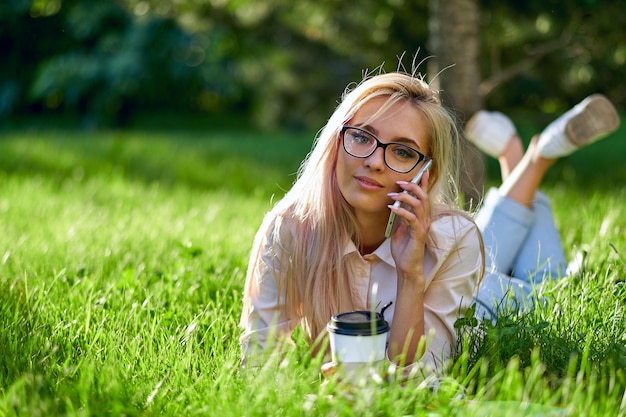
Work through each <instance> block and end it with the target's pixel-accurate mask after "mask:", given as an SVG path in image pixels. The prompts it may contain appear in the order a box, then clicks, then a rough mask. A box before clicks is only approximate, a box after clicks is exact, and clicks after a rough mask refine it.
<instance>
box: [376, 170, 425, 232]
mask: <svg viewBox="0 0 626 417" xmlns="http://www.w3.org/2000/svg"><path fill="white" fill-rule="evenodd" d="M432 163H433V160H432V159H429V160H428V161H426V162H425V163H424V166H422V167H421V168H420V170H419V171H418V172H417V175H415V177H413V179H412V180H411V182H412V183H414V184H419V182H420V181H421V180H422V176H423V175H424V172H426V171H428V169H429V168H430V166H431V165H432ZM404 192H405V193H406V192H407V191H406V190H405V191H404ZM400 204H401V203H400V201H396V202H395V203H393V206H394V207H400ZM395 220H396V213H394V212H393V211H392V212H391V214H390V215H389V220H388V221H387V229H385V237H389V236H391V232H393V231H394V229H395Z"/></svg>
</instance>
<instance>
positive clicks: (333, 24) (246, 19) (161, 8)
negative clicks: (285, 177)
mask: <svg viewBox="0 0 626 417" xmlns="http://www.w3.org/2000/svg"><path fill="white" fill-rule="evenodd" d="M479 3H480V8H481V25H482V26H481V51H482V59H481V66H482V72H483V77H484V83H483V85H482V86H481V91H482V92H483V94H484V95H485V104H486V106H487V107H498V108H501V109H513V108H517V109H522V108H526V109H533V110H540V111H541V112H544V113H545V114H546V120H550V119H551V118H552V117H553V115H554V113H556V112H559V111H562V110H564V109H566V108H567V107H569V106H570V105H572V104H574V103H575V102H577V101H578V100H580V98H582V96H584V95H586V94H589V93H591V92H604V93H605V94H607V95H609V96H610V97H611V98H612V99H613V100H614V101H615V102H617V103H618V105H619V103H620V102H621V101H623V100H624V99H626V80H625V79H624V78H623V77H622V68H623V65H624V63H626V44H625V43H624V40H623V29H622V28H623V27H624V25H623V23H625V22H624V20H625V19H626V18H624V16H626V13H625V12H626V4H624V3H623V2H621V1H618V0H566V1H559V2H557V1H555V0H548V1H546V0H530V1H527V2H513V3H511V2H497V1H495V0H480V1H479ZM428 13H429V10H428V0H417V1H412V2H409V1H406V0H372V1H368V2H360V3H358V4H355V3H352V2H345V1H339V0H315V1H313V0H298V1H292V0H203V1H197V0H178V1H172V0H116V1H114V0H111V1H101V0H4V1H3V2H2V4H0V62H2V65H1V66H0V120H2V119H3V118H4V120H5V121H6V120H8V119H9V117H11V116H20V115H22V116H23V115H27V116H31V115H33V114H42V113H46V114H47V113H66V114H67V113H75V114H79V115H80V116H81V118H82V120H83V121H84V124H85V125H87V126H99V125H113V126H123V125H127V124H128V123H129V122H130V121H131V120H132V119H133V118H134V117H136V115H137V114H139V113H144V114H145V113H146V112H148V113H153V112H164V111H165V112H185V113H198V114H207V113H209V114H212V115H213V116H215V115H218V116H219V115H225V114H227V113H228V114H237V115H239V116H240V117H241V118H242V119H249V120H253V121H254V122H255V123H256V124H257V125H259V126H264V127H272V126H276V125H278V124H280V125H281V126H282V127H303V126H307V127H312V126H320V125H321V124H322V123H323V122H324V121H325V117H327V115H328V114H329V113H330V112H331V111H332V108H333V107H334V106H335V105H336V103H337V101H338V100H339V95H340V93H341V92H342V91H343V89H344V87H345V86H346V85H347V84H348V83H349V82H353V81H358V80H359V79H360V78H361V76H362V72H363V71H364V70H366V69H369V70H370V71H374V70H376V68H377V67H378V66H382V67H383V68H384V69H385V70H387V71H389V70H394V69H396V68H397V67H398V65H399V64H402V65H404V66H405V67H407V69H409V70H410V69H411V66H412V62H411V61H412V59H413V55H414V54H415V53H416V52H417V51H418V50H419V58H418V59H417V61H418V62H419V61H420V60H422V59H426V58H428V57H429V56H430V52H429V48H428V23H429V22H428ZM403 54H406V55H405V57H404V59H402V60H400V59H399V57H401V56H402V55H403ZM420 69H421V71H422V72H426V65H422V66H421V67H420ZM447 71H454V72H453V74H457V73H458V71H459V69H457V68H454V69H449V70H447Z"/></svg>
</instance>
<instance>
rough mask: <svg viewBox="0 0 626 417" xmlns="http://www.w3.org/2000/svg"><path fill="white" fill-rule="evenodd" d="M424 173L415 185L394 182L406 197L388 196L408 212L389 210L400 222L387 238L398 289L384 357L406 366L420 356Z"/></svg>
mask: <svg viewBox="0 0 626 417" xmlns="http://www.w3.org/2000/svg"><path fill="white" fill-rule="evenodd" d="M428 177H429V175H428V172H426V173H425V174H424V176H423V177H422V180H421V181H420V183H419V184H413V183H411V182H404V181H402V182H398V185H399V186H400V188H402V189H403V190H406V191H408V192H407V193H398V194H394V195H391V196H390V197H391V198H392V199H393V200H396V201H401V202H402V203H403V205H404V206H405V207H408V209H405V208H402V207H398V208H394V207H391V208H390V209H391V210H393V211H394V212H395V213H396V216H398V217H401V218H402V221H401V222H400V225H399V226H398V228H397V229H396V230H395V231H394V232H393V234H392V235H391V255H392V256H393V259H394V261H395V263H396V270H397V273H398V277H397V279H398V289H397V296H396V305H395V309H394V314H393V322H392V326H391V332H390V334H389V345H388V355H389V358H391V359H392V360H393V361H394V362H396V363H399V364H404V365H408V364H411V363H413V362H415V361H416V360H419V358H420V357H421V356H422V355H423V354H424V346H423V344H421V343H420V342H421V341H422V338H423V337H424V286H425V278H424V252H425V248H426V237H427V236H428V231H429V230H430V199H429V197H428V192H427V191H428V190H427V185H428Z"/></svg>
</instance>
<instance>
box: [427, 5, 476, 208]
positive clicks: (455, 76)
mask: <svg viewBox="0 0 626 417" xmlns="http://www.w3.org/2000/svg"><path fill="white" fill-rule="evenodd" d="M429 7H430V16H429V38H430V39H429V49H430V51H431V53H432V55H434V57H433V59H431V60H429V61H428V62H429V68H428V71H429V74H430V78H431V84H433V85H434V86H435V87H436V88H439V89H440V90H442V99H443V101H444V103H445V104H446V105H447V106H448V107H451V108H453V109H455V110H456V111H458V112H460V114H459V118H460V122H461V123H462V125H463V124H465V122H466V121H467V119H469V117H471V115H472V114H474V113H475V112H476V111H478V110H480V109H481V107H482V97H481V94H480V91H479V88H480V82H481V77H480V66H479V63H478V53H479V39H480V38H479V7H478V0H447V1H446V0H430V3H429ZM461 149H462V159H463V160H462V162H463V165H464V166H463V168H464V169H462V171H461V191H462V192H463V194H464V195H465V206H466V208H475V207H476V206H477V205H478V204H479V203H480V201H481V198H482V195H483V187H484V181H485V159H484V156H483V155H482V153H481V152H480V151H478V150H477V149H476V148H475V147H474V146H472V145H471V144H470V143H469V142H467V140H466V139H465V138H464V137H463V138H462V148H461Z"/></svg>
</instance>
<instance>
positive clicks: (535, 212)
mask: <svg viewBox="0 0 626 417" xmlns="http://www.w3.org/2000/svg"><path fill="white" fill-rule="evenodd" d="M619 123H620V120H619V116H618V114H617V111H616V110H615V107H614V106H613V104H612V103H611V102H610V101H609V100H608V99H607V98H606V97H605V96H603V95H600V94H593V95H591V96H589V97H587V98H585V99H584V100H583V101H581V102H580V103H579V104H578V105H576V106H575V107H573V108H572V109H571V110H569V111H568V112H566V113H565V114H563V115H562V116H561V117H559V118H558V119H556V120H555V121H553V122H552V123H551V124H550V125H548V127H547V128H546V129H544V130H543V132H542V133H541V135H538V136H535V137H534V138H533V139H532V140H531V142H530V144H529V146H528V148H527V149H526V150H524V148H523V145H522V142H521V140H520V138H519V136H518V134H517V130H516V129H515V126H514V125H513V122H512V121H511V120H510V119H509V118H508V117H507V116H505V115H504V114H502V113H499V112H488V111H480V112H478V113H476V114H475V115H474V116H473V117H472V118H471V119H470V120H469V122H468V123H467V126H466V128H465V133H466V137H467V138H468V139H469V140H470V141H471V142H473V143H474V144H475V145H476V146H477V147H478V148H479V149H481V150H482V151H483V152H485V153H486V154H488V155H490V156H492V157H494V158H497V159H498V161H499V162H500V168H501V174H502V185H501V186H500V187H499V188H498V189H492V190H490V191H489V193H488V194H487V197H486V199H485V202H484V204H483V207H482V208H481V209H480V211H479V212H478V215H477V217H476V223H477V224H478V226H479V228H480V229H481V231H482V234H483V238H484V240H485V247H486V248H487V262H486V263H487V273H486V275H485V277H484V279H483V281H482V283H481V285H480V290H479V291H478V294H477V297H476V301H477V313H478V316H479V317H481V318H485V317H489V318H495V316H496V315H497V314H498V312H499V310H502V309H504V310H506V309H510V308H514V309H520V308H522V309H523V308H528V307H532V304H533V300H534V299H535V298H536V297H534V296H531V295H533V293H534V292H535V290H536V289H540V284H542V283H543V282H545V281H546V280H550V279H559V278H562V277H563V276H564V275H565V274H566V261H565V255H564V253H563V248H562V245H561V239H560V236H559V232H558V230H557V229H556V226H555V223H554V218H553V216H552V209H551V206H550V201H549V200H548V197H547V196H546V195H545V194H543V193H542V192H541V191H540V190H539V187H540V185H541V182H542V180H543V177H544V175H545V173H546V172H547V170H548V169H549V168H550V167H551V166H552V165H553V164H554V163H555V162H556V161H557V160H558V158H561V157H564V156H567V155H569V154H571V153H573V152H575V151H576V150H578V149H580V148H581V147H584V146H586V145H589V144H591V143H594V142H596V141H597V140H599V139H602V138H604V137H606V136H607V135H608V134H610V133H611V132H613V131H615V130H616V129H617V128H618V126H619ZM509 296H511V297H509Z"/></svg>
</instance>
